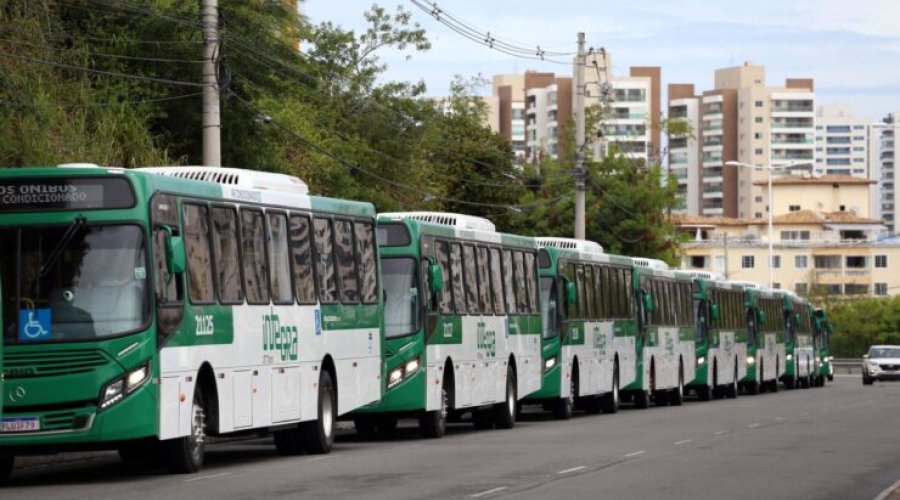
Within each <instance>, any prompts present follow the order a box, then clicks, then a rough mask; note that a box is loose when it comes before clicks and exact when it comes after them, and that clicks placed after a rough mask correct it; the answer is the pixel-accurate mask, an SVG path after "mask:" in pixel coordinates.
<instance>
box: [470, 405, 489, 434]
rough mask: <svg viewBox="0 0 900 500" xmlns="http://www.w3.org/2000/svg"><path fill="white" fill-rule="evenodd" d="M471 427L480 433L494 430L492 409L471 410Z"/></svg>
mask: <svg viewBox="0 0 900 500" xmlns="http://www.w3.org/2000/svg"><path fill="white" fill-rule="evenodd" d="M472 426H474V427H475V428H476V429H478V430H480V431H489V430H491V429H493V428H494V408H493V407H491V408H487V409H484V408H482V409H479V410H472Z"/></svg>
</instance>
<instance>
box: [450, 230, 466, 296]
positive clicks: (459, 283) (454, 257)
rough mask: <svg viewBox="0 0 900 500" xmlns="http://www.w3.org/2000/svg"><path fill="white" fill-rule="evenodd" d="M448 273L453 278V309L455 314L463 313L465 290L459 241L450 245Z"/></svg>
mask: <svg viewBox="0 0 900 500" xmlns="http://www.w3.org/2000/svg"><path fill="white" fill-rule="evenodd" d="M450 275H451V277H452V279H453V309H454V311H455V312H456V314H465V313H466V290H465V283H464V282H463V265H462V248H461V247H460V246H459V243H453V244H452V245H450Z"/></svg>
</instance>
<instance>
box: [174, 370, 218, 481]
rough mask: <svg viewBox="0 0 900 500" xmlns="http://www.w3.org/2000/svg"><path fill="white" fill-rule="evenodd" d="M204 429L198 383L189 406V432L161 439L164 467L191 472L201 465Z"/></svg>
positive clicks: (203, 455)
mask: <svg viewBox="0 0 900 500" xmlns="http://www.w3.org/2000/svg"><path fill="white" fill-rule="evenodd" d="M206 429H207V422H206V413H205V411H204V401H203V391H202V390H201V389H200V386H199V385H198V386H197V387H195V388H194V399H193V404H192V406H191V433H190V434H189V435H187V436H184V437H180V438H176V439H171V440H168V441H163V445H164V447H165V456H166V458H167V460H166V467H167V468H168V469H169V470H170V471H171V472H175V473H177V474H193V473H194V472H197V471H198V470H200V468H201V467H203V459H204V457H205V456H206Z"/></svg>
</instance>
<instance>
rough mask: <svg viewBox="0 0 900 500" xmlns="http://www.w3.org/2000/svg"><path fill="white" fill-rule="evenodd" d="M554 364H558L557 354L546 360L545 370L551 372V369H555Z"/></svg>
mask: <svg viewBox="0 0 900 500" xmlns="http://www.w3.org/2000/svg"><path fill="white" fill-rule="evenodd" d="M554 366H556V356H553V357H552V358H547V359H545V360H544V371H545V372H549V371H550V370H552V369H553V367H554Z"/></svg>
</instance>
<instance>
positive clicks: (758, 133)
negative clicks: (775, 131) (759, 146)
mask: <svg viewBox="0 0 900 500" xmlns="http://www.w3.org/2000/svg"><path fill="white" fill-rule="evenodd" d="M753 138H754V139H762V132H756V133H754V134H753Z"/></svg>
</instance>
